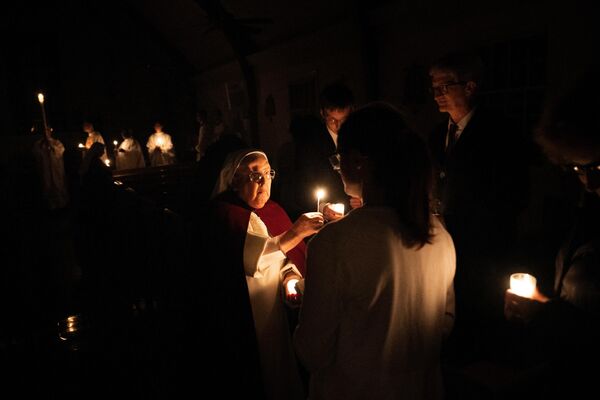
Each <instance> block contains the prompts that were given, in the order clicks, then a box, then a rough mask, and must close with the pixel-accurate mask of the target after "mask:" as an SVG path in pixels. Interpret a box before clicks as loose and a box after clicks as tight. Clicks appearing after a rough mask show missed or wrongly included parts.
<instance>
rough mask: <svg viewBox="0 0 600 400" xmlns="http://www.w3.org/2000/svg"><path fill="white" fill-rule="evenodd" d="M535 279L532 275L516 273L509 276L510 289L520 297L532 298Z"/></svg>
mask: <svg viewBox="0 0 600 400" xmlns="http://www.w3.org/2000/svg"><path fill="white" fill-rule="evenodd" d="M535 286H536V279H535V277H534V276H533V275H529V274H523V273H517V274H512V275H511V276H510V291H511V292H513V293H515V294H516V295H518V296H521V297H527V298H529V299H530V298H532V297H533V294H534V293H535Z"/></svg>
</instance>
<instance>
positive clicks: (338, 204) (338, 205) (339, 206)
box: [329, 203, 345, 215]
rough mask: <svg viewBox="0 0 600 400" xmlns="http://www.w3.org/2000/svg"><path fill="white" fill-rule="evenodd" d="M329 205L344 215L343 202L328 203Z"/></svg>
mask: <svg viewBox="0 0 600 400" xmlns="http://www.w3.org/2000/svg"><path fill="white" fill-rule="evenodd" d="M329 207H330V208H331V209H332V210H333V211H335V212H336V213H337V214H342V215H344V211H345V207H344V203H334V204H330V205H329Z"/></svg>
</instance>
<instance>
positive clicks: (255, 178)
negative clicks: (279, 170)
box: [248, 169, 275, 183]
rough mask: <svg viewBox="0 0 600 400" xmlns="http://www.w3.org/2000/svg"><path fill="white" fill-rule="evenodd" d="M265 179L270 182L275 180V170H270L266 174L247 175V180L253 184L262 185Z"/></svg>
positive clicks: (254, 173)
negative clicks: (268, 179)
mask: <svg viewBox="0 0 600 400" xmlns="http://www.w3.org/2000/svg"><path fill="white" fill-rule="evenodd" d="M266 177H269V178H270V179H271V180H273V179H275V170H274V169H272V170H270V171H267V172H257V171H253V172H250V173H249V174H248V179H250V182H254V183H263V182H264V180H265V178H266Z"/></svg>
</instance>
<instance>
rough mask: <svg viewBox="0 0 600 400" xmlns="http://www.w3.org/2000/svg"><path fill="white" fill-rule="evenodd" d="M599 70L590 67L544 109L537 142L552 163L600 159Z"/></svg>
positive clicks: (537, 133)
mask: <svg viewBox="0 0 600 400" xmlns="http://www.w3.org/2000/svg"><path fill="white" fill-rule="evenodd" d="M599 70H600V67H599V66H594V67H592V68H590V69H589V70H588V71H586V72H585V73H584V74H583V75H582V76H581V77H580V78H579V79H578V80H577V81H576V83H575V84H574V85H573V86H571V87H570V88H569V89H567V90H566V91H564V92H563V93H561V94H560V95H558V96H556V97H555V98H554V99H552V100H550V101H549V102H548V103H547V105H546V107H545V108H544V111H543V113H542V117H541V119H540V121H539V123H538V125H537V126H536V128H535V140H536V142H537V143H538V144H539V145H540V146H541V148H542V150H543V151H544V152H545V153H546V155H547V156H548V158H549V159H550V160H551V161H553V162H555V163H558V164H560V163H564V162H568V161H569V160H570V159H573V158H591V159H594V160H597V159H598V157H599V156H600V119H599V118H598V115H597V113H598V110H600V98H599V97H598V91H599V90H600V82H599V81H598V79H597V73H598V71H599Z"/></svg>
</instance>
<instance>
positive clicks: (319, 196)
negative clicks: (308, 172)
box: [315, 189, 325, 212]
mask: <svg viewBox="0 0 600 400" xmlns="http://www.w3.org/2000/svg"><path fill="white" fill-rule="evenodd" d="M315 195H316V196H317V212H319V211H321V210H320V209H319V208H320V205H321V199H322V198H323V197H325V190H323V189H317V191H316V193H315Z"/></svg>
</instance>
